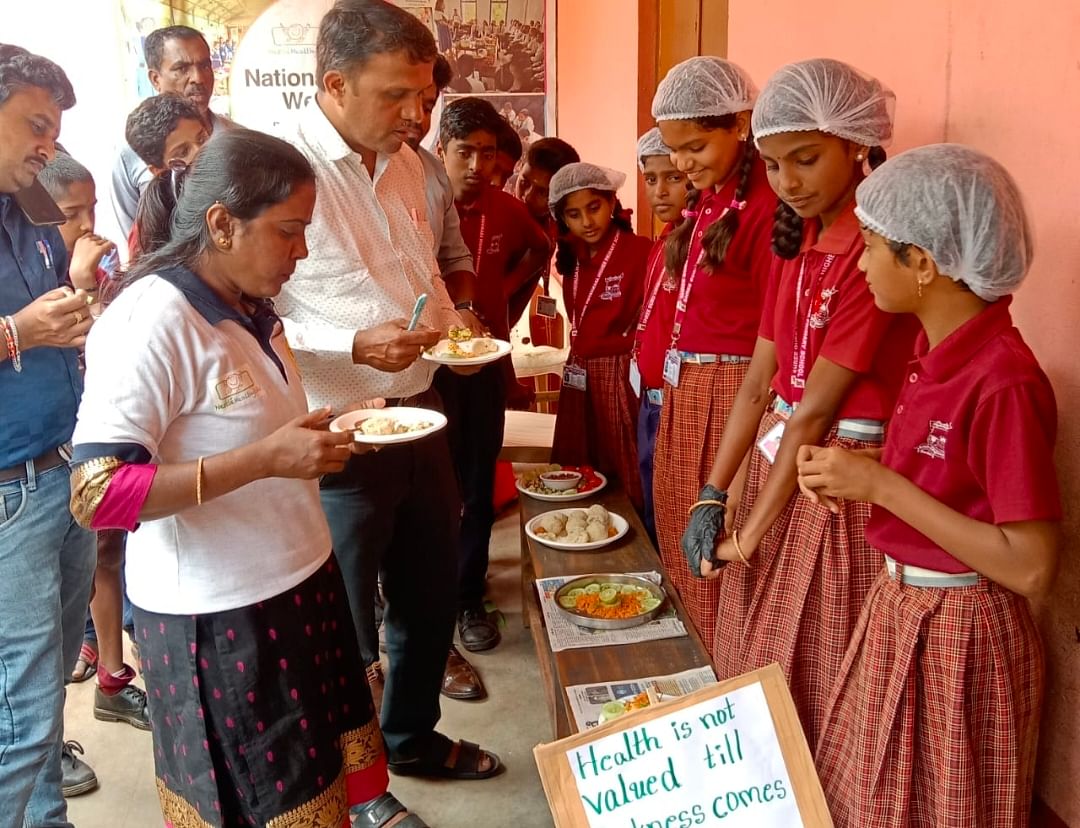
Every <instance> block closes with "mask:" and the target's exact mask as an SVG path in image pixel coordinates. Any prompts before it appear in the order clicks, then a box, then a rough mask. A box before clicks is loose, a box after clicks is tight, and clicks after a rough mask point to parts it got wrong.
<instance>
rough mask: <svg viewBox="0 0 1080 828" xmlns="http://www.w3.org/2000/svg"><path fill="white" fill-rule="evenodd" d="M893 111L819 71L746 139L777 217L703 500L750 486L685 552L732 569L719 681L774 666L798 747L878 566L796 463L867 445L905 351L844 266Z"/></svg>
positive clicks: (852, 510) (773, 96) (829, 68)
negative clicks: (815, 499)
mask: <svg viewBox="0 0 1080 828" xmlns="http://www.w3.org/2000/svg"><path fill="white" fill-rule="evenodd" d="M892 100H893V98H892V95H891V93H889V92H887V91H886V90H885V89H884V88H883V87H882V85H881V84H880V83H879V82H878V81H876V80H874V79H872V78H868V77H865V76H863V75H861V74H860V73H859V72H857V71H856V70H855V69H853V68H852V67H850V66H848V65H847V64H844V63H841V62H839V61H835V60H823V59H822V60H811V61H805V62H802V63H795V64H791V65H789V66H786V67H784V68H782V69H781V70H780V71H778V72H777V73H776V74H775V75H774V76H773V77H772V78H771V79H770V80H769V83H768V84H767V85H766V87H765V89H764V90H763V91H762V93H761V97H760V99H759V100H758V103H757V106H756V107H755V109H754V117H753V127H754V134H755V136H756V140H757V143H758V149H759V150H760V152H761V156H762V158H763V160H764V161H765V168H766V171H767V173H768V176H769V182H770V184H772V186H773V189H774V190H776V192H777V194H778V195H779V196H780V199H781V201H782V205H783V206H782V207H781V208H780V209H779V210H778V211H777V221H776V225H775V228H774V234H773V246H774V249H775V251H776V253H777V256H778V257H779V258H778V261H777V268H778V271H779V273H778V278H776V279H774V280H772V281H771V282H770V283H769V292H768V295H767V297H766V300H765V307H766V309H767V310H766V312H765V313H764V315H763V316H762V320H761V330H760V332H759V335H758V342H757V346H756V348H755V351H754V359H753V363H752V364H751V366H750V370H749V372H748V374H747V377H746V380H745V382H744V383H743V385H742V387H741V388H740V389H739V395H738V397H737V398H736V400H735V405H734V407H733V409H732V414H731V417H730V419H729V420H728V425H727V429H726V431H725V433H724V439H723V442H722V444H721V446H720V451H719V453H718V454H717V456H716V460H715V463H714V465H713V469H712V473H711V475H710V478H709V484H710V485H711V486H713V487H715V489H714V490H713V491H711V492H706V493H705V496H704V497H703V500H711V501H722V500H723V499H724V492H725V490H727V489H728V488H729V487H730V486H731V482H732V480H733V479H734V478H735V475H736V472H737V470H738V469H739V467H740V465H741V464H742V463H743V459H744V457H745V456H746V454H747V452H748V451H749V452H750V459H749V466H748V472H747V482H746V485H745V488H744V492H743V497H742V500H741V503H740V504H739V506H738V508H737V509H736V511H735V516H734V518H735V519H734V526H733V529H732V531H731V533H730V535H729V536H728V537H727V538H725V540H724V541H723V542H722V543H721V544H720V545H719V548H718V549H717V550H716V553H715V558H713V554H712V553H713V546H712V545H711V544H712V543H715V540H714V539H715V538H716V537H717V536H718V535H719V533H720V531H721V528H720V527H721V523H720V521H721V520H722V515H723V512H722V507H720V506H717V505H714V504H712V503H707V504H705V505H703V506H702V507H699V508H697V509H695V511H694V515H693V517H692V519H691V525H690V527H689V529H688V530H687V537H686V539H685V540H684V542H685V543H687V545H688V546H694V545H697V546H698V548H700V552H701V555H702V557H703V558H705V560H704V561H703V562H702V564H701V572H702V574H704V575H705V576H706V577H712V576H713V575H714V574H715V573H716V572H717V569H718V565H719V564H721V563H722V562H727V561H734V562H735V565H734V566H728V567H727V568H726V569H724V574H723V576H722V577H721V578H720V581H721V587H720V604H719V611H718V615H717V619H718V620H717V625H718V626H717V632H716V636H715V638H714V640H713V642H712V645H713V648H712V649H713V658H714V660H715V663H716V667H717V672H718V674H719V676H720V677H721V678H722V679H723V678H729V677H731V676H734V675H739V674H740V673H743V672H746V671H748V670H753V669H756V668H758V667H763V666H765V665H767V664H769V663H771V662H773V661H776V662H779V663H780V665H781V667H783V668H784V672H785V674H786V675H787V678H788V682H789V684H790V686H791V691H792V696H793V697H794V700H795V706H796V708H797V709H798V711H799V714H800V718H801V720H802V724H803V727H804V729H805V730H806V733H807V736H808V738H809V739H810V743H811V744H813V743H814V740H815V739H816V736H817V733H818V731H819V728H820V723H821V719H822V716H823V715H824V708H825V704H826V701H827V698H828V693H829V691H830V690H831V689H832V685H833V682H834V680H835V678H836V675H837V673H838V671H839V669H840V662H841V660H842V659H843V654H844V651H845V650H846V649H847V642H848V640H849V638H850V635H851V630H852V629H853V628H854V626H855V621H856V620H857V618H858V614H859V608H860V607H861V606H862V601H863V599H864V598H865V597H866V593H867V591H868V590H869V589H870V585H871V584H872V583H873V580H874V577H875V576H876V574H877V571H878V569H879V568H880V566H881V556H880V554H878V553H875V552H874V551H873V550H872V549H870V547H869V546H868V545H867V543H866V540H865V537H864V531H863V530H864V527H865V525H866V520H867V518H868V517H869V511H870V509H869V505H867V504H862V503H857V502H854V501H851V502H847V501H845V503H844V504H843V509H841V510H840V512H839V513H838V514H833V513H832V512H830V511H829V510H827V509H825V508H824V507H821V506H818V505H815V504H813V503H811V502H810V501H809V500H807V499H806V498H800V497H799V496H798V491H797V488H796V467H795V455H796V452H797V450H798V447H799V446H800V445H802V444H804V443H807V442H818V441H824V442H826V443H828V444H829V445H843V446H846V447H849V448H861V447H870V446H878V445H880V444H881V442H882V440H883V438H884V422H885V420H886V419H887V418H888V416H889V413H890V411H891V409H892V403H893V400H894V399H895V396H896V392H897V389H898V388H899V385H900V377H901V372H902V371H903V367H904V363H905V361H906V359H907V355H908V354H909V353H910V349H911V345H912V342H913V339H914V328H913V326H909V325H906V323H905V320H903V319H902V318H900V317H895V316H891V315H889V314H886V313H884V312H883V311H880V310H878V309H877V308H876V307H875V306H874V300H873V297H872V296H871V295H870V292H869V290H867V287H866V282H865V280H864V279H863V277H862V273H861V272H860V271H859V269H858V266H857V265H858V261H859V257H860V256H861V255H862V248H863V241H862V238H861V236H860V234H859V224H858V220H857V219H856V218H855V215H854V207H855V200H854V196H855V187H856V186H857V185H858V183H859V182H860V181H861V180H862V178H863V176H864V169H865V166H866V162H867V161H869V162H870V165H871V166H873V164H874V163H875V162H876V161H878V160H880V159H881V157H882V156H883V155H884V151H883V150H882V149H881V147H882V145H883V144H886V143H888V141H889V139H890V137H891V135H892V119H891V106H892ZM710 559H711V560H710Z"/></svg>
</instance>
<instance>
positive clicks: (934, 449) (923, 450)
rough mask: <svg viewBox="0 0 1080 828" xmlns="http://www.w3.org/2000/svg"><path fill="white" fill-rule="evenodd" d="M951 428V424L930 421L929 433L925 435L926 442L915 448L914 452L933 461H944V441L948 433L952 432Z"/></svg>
mask: <svg viewBox="0 0 1080 828" xmlns="http://www.w3.org/2000/svg"><path fill="white" fill-rule="evenodd" d="M952 427H953V426H952V423H946V422H942V421H941V420H931V421H930V433H929V434H927V435H926V440H924V441H923V442H922V443H921V444H920V445H918V446H916V447H915V451H917V452H918V453H919V454H925V455H926V456H927V457H930V458H932V459H934V460H944V459H945V440H946V438H947V437H948V436H949V432H950V431H952Z"/></svg>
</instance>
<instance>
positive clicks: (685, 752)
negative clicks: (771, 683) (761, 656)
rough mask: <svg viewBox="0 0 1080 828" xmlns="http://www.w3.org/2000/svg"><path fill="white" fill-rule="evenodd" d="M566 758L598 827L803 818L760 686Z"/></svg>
mask: <svg viewBox="0 0 1080 828" xmlns="http://www.w3.org/2000/svg"><path fill="white" fill-rule="evenodd" d="M566 758H567V760H568V761H569V762H570V769H571V773H572V775H573V777H574V781H575V782H576V783H577V790H578V794H579V795H580V796H581V802H582V805H583V806H584V810H585V815H586V817H587V818H588V821H589V825H590V826H592V828H690V827H691V826H695V825H724V826H739V825H753V826H754V828H770V826H776V828H792V826H801V825H802V824H803V823H802V819H801V818H800V816H799V809H798V806H797V805H796V802H795V795H794V790H793V788H792V784H791V780H790V778H789V777H788V772H787V768H786V767H785V766H784V760H783V755H782V754H781V752H780V743H779V742H778V741H777V738H776V731H775V729H774V727H773V722H772V717H771V715H770V714H769V706H768V702H767V701H766V700H765V692H764V690H763V689H762V687H761V684H759V683H754V684H750V685H748V686H746V687H742V688H740V689H738V690H734V691H732V692H731V693H728V694H727V695H725V696H721V697H719V698H713V699H710V700H708V701H706V702H702V703H701V704H698V705H694V706H693V707H688V708H685V709H683V710H679V711H677V712H675V713H672V714H671V715H670V716H661V717H659V718H656V719H652V720H650V721H647V722H645V723H644V724H643V725H641V726H639V727H634V728H630V729H629V730H624V731H622V732H620V733H616V734H614V735H612V736H606V737H604V738H602V739H599V740H597V741H595V742H591V743H589V744H587V745H585V746H584V747H581V748H575V749H574V750H571V751H570V752H568V753H567V754H566Z"/></svg>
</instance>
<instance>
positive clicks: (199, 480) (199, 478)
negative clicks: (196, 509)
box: [195, 457, 205, 506]
mask: <svg viewBox="0 0 1080 828" xmlns="http://www.w3.org/2000/svg"><path fill="white" fill-rule="evenodd" d="M204 459H205V458H203V457H200V458H199V462H198V463H196V464H195V505H196V506H202V484H203V460H204Z"/></svg>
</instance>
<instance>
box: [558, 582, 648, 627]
mask: <svg viewBox="0 0 1080 828" xmlns="http://www.w3.org/2000/svg"><path fill="white" fill-rule="evenodd" d="M627 586H629V587H630V589H626V587H627ZM593 587H596V589H593ZM559 603H560V604H561V605H562V607H563V608H564V609H568V610H575V611H577V612H579V613H581V614H582V615H587V616H589V617H590V618H609V619H621V618H634V617H636V616H638V615H644V614H645V613H647V612H652V611H653V610H654V609H656V608H657V607H658V606H660V599H659V598H657V597H656V596H655V595H653V594H652V593H651V592H650V591H649V590H648V589H646V588H645V587H636V586H633V585H632V584H626V585H623V584H589V585H588V586H586V587H581V588H577V587H575V588H574V589H571V590H570V591H569V592H567V593H566V594H565V595H563V596H561V597H560V598H559Z"/></svg>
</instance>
